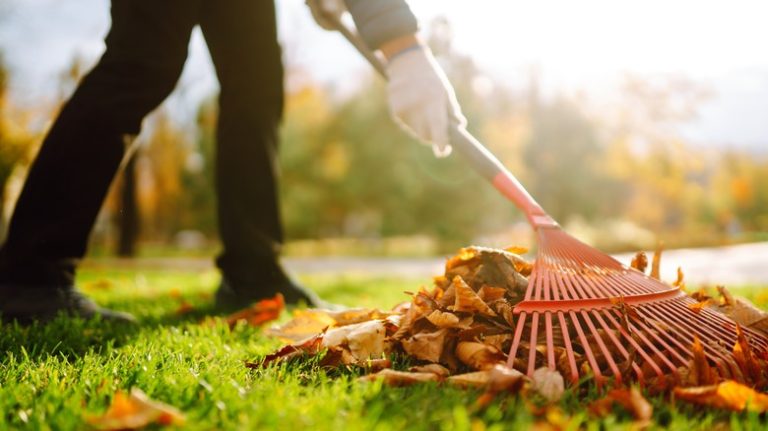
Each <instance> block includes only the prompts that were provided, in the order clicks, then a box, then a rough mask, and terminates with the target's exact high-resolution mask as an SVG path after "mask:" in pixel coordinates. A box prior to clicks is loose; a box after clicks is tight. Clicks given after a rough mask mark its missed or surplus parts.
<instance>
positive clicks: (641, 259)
mask: <svg viewBox="0 0 768 431" xmlns="http://www.w3.org/2000/svg"><path fill="white" fill-rule="evenodd" d="M629 266H630V267H632V268H635V269H636V270H638V271H640V272H645V269H646V268H647V267H648V256H646V254H645V252H644V251H638V252H637V254H635V257H633V258H632V262H631V263H630V264H629Z"/></svg>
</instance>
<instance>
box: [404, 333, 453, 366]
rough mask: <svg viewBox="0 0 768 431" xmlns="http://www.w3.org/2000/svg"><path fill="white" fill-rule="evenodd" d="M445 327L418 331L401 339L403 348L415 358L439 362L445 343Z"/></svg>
mask: <svg viewBox="0 0 768 431" xmlns="http://www.w3.org/2000/svg"><path fill="white" fill-rule="evenodd" d="M447 332H448V331H447V330H446V329H440V330H439V331H436V332H428V333H424V332H422V333H419V334H416V335H414V336H413V337H410V338H407V339H404V340H402V341H401V344H402V346H403V350H405V352H406V353H408V354H409V355H411V356H413V357H414V358H416V359H421V360H424V361H429V362H439V361H440V356H441V355H442V353H443V347H444V345H445V335H446V334H447Z"/></svg>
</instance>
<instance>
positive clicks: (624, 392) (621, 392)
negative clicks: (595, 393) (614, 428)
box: [587, 386, 653, 428]
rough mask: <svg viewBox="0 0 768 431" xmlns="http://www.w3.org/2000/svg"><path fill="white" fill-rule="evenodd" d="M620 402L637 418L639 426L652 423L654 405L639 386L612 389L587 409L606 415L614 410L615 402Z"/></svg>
mask: <svg viewBox="0 0 768 431" xmlns="http://www.w3.org/2000/svg"><path fill="white" fill-rule="evenodd" d="M614 403H615V404H618V405H620V406H621V407H623V408H624V409H625V410H627V411H628V412H629V413H630V414H631V415H632V417H633V418H634V419H635V426H636V427H637V428H644V427H647V426H648V425H650V423H651V417H652V416H653V406H652V405H651V403H649V402H648V400H646V399H645V397H643V394H642V393H640V390H639V389H638V388H637V387H634V386H633V387H632V388H631V389H612V390H610V391H609V392H608V394H606V396H605V397H604V398H601V399H599V400H597V401H594V402H592V403H591V404H590V405H589V406H588V407H587V409H588V410H589V411H590V413H592V414H593V415H596V416H598V417H605V416H607V415H608V414H609V413H611V411H612V406H613V404H614Z"/></svg>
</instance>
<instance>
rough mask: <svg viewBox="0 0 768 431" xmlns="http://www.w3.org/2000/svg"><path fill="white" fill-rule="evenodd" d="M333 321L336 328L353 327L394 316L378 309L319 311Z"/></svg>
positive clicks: (390, 312) (389, 312)
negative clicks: (356, 324)
mask: <svg viewBox="0 0 768 431" xmlns="http://www.w3.org/2000/svg"><path fill="white" fill-rule="evenodd" d="M318 311H319V312H322V313H325V314H326V315H327V316H328V317H330V318H331V319H333V320H334V321H335V322H336V323H335V326H346V325H353V324H355V323H361V322H367V321H369V320H374V319H384V318H387V317H389V316H391V315H393V314H397V313H395V312H392V311H381V310H379V309H377V308H349V309H346V310H342V311H330V310H318Z"/></svg>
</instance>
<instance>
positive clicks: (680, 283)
mask: <svg viewBox="0 0 768 431" xmlns="http://www.w3.org/2000/svg"><path fill="white" fill-rule="evenodd" d="M672 285H673V286H675V287H679V288H681V289H684V288H685V274H683V268H680V267H679V266H678V267H677V280H675V282H674V283H672Z"/></svg>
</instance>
